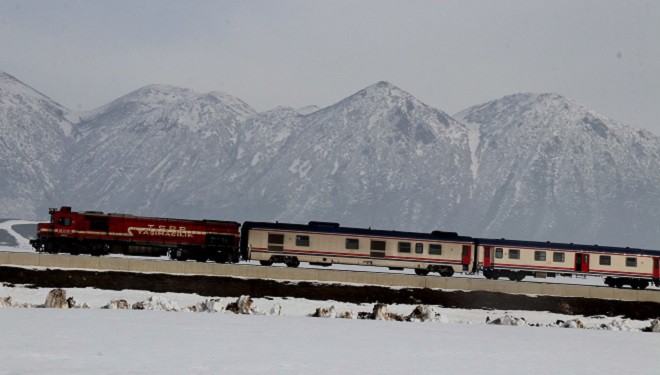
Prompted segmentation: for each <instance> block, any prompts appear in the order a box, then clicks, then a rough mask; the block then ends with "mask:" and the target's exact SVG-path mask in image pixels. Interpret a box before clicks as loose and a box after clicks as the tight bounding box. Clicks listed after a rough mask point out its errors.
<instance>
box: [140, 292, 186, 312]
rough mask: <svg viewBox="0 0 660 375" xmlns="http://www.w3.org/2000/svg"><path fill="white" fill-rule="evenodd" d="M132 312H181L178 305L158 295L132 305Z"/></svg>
mask: <svg viewBox="0 0 660 375" xmlns="http://www.w3.org/2000/svg"><path fill="white" fill-rule="evenodd" d="M133 310H160V311H181V308H180V307H179V304H178V303H176V302H173V301H170V300H168V299H165V298H163V297H161V296H158V295H153V296H151V297H149V298H147V299H146V300H144V301H140V302H136V303H134V304H133Z"/></svg>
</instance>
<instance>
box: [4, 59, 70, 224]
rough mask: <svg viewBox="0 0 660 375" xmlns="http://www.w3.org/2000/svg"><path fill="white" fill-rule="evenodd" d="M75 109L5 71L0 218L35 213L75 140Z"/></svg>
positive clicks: (27, 216) (30, 216)
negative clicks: (72, 120)
mask: <svg viewBox="0 0 660 375" xmlns="http://www.w3.org/2000/svg"><path fill="white" fill-rule="evenodd" d="M71 117H72V116H71V113H70V112H69V111H68V110H67V109H66V108H64V107H62V106H60V105H59V104H57V103H55V102H54V101H53V100H51V99H50V98H48V97H47V96H45V95H43V94H41V93H40V92H38V91H36V90H34V89H32V88H31V87H29V86H27V85H25V84H24V83H22V82H21V81H19V80H17V79H16V78H14V77H13V76H11V75H9V74H7V73H4V72H0V192H2V194H0V217H18V218H23V217H25V218H32V217H34V216H35V212H36V211H37V209H38V208H37V205H38V204H39V202H41V201H43V200H45V199H49V197H50V194H51V193H52V191H53V188H54V186H55V184H56V182H57V180H58V176H57V172H56V171H57V167H58V166H59V165H60V163H61V161H62V154H63V153H64V150H66V149H67V148H68V147H69V145H70V140H69V138H68V137H67V135H68V134H69V133H70V131H71V127H72V123H71V121H70V120H69V119H70V118H71Z"/></svg>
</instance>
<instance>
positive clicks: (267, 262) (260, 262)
mask: <svg viewBox="0 0 660 375" xmlns="http://www.w3.org/2000/svg"><path fill="white" fill-rule="evenodd" d="M259 264H261V265H262V266H272V265H273V262H271V261H270V260H260V261H259Z"/></svg>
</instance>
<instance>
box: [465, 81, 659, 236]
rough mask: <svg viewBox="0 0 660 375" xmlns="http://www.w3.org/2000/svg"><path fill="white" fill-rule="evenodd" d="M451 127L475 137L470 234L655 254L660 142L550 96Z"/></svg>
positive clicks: (523, 99) (505, 102) (488, 106)
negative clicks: (465, 127)
mask: <svg viewBox="0 0 660 375" xmlns="http://www.w3.org/2000/svg"><path fill="white" fill-rule="evenodd" d="M456 118H457V119H459V120H460V121H463V122H464V123H466V124H468V126H469V127H470V129H471V134H472V135H473V142H472V146H473V147H472V151H473V155H474V157H475V158H474V162H473V171H474V174H475V177H476V185H475V191H474V195H473V202H472V203H473V204H474V209H473V212H476V213H477V214H476V215H475V216H474V217H473V219H472V220H471V222H472V223H474V226H473V229H472V230H471V231H472V232H473V233H483V234H484V235H488V236H497V237H509V238H531V239H538V240H557V241H574V242H588V243H600V244H604V243H608V244H618V245H630V246H632V245H636V246H647V247H657V245H658V244H657V239H658V238H659V236H660V139H659V138H658V137H657V136H655V135H653V134H652V133H650V132H648V131H644V130H640V129H636V128H633V127H630V126H625V125H623V124H621V123H618V122H616V121H614V120H611V119H609V118H606V117H604V116H602V115H600V114H598V113H597V112H595V111H594V110H591V109H589V108H586V107H584V106H582V105H580V104H578V103H576V102H575V101H573V100H570V99H567V98H564V97H562V96H560V95H556V94H517V95H511V96H506V97H504V98H501V99H498V100H494V101H491V102H488V103H485V104H482V105H478V106H475V107H472V108H469V109H466V110H464V111H462V112H460V113H459V114H458V115H456Z"/></svg>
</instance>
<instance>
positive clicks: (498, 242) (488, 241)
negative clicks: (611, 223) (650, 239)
mask: <svg viewBox="0 0 660 375" xmlns="http://www.w3.org/2000/svg"><path fill="white" fill-rule="evenodd" d="M475 241H477V243H478V244H479V245H492V246H507V247H523V248H524V247H527V248H539V249H558V250H573V251H589V252H603V253H620V254H637V255H639V254H643V255H652V256H660V251H658V250H649V249H638V248H632V247H614V246H599V245H583V244H573V243H560V242H550V241H547V242H540V241H524V240H508V239H504V238H500V239H496V238H475Z"/></svg>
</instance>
